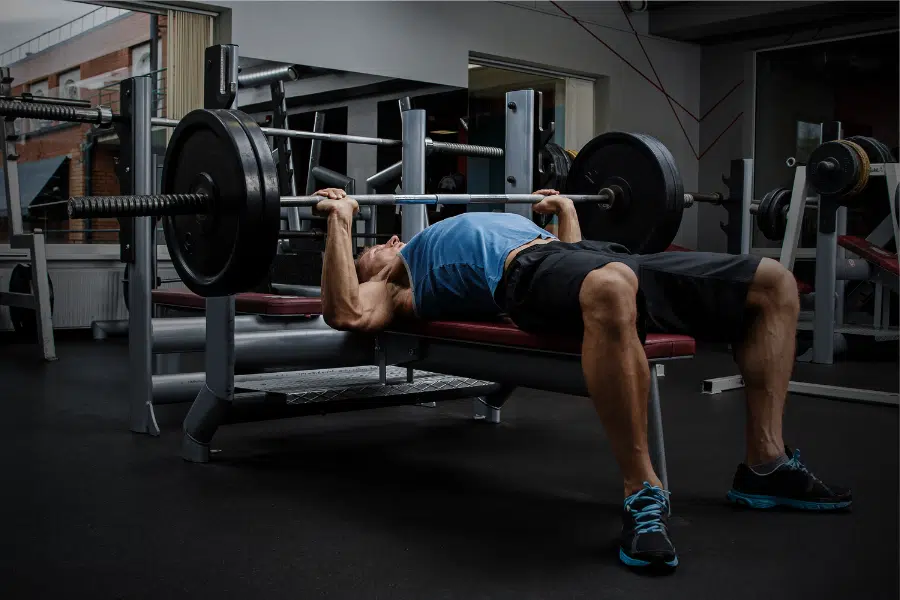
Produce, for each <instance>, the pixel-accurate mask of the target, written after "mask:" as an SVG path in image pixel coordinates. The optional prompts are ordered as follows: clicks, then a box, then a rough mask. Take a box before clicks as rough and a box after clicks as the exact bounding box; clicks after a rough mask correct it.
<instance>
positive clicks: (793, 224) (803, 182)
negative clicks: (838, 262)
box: [780, 165, 822, 296]
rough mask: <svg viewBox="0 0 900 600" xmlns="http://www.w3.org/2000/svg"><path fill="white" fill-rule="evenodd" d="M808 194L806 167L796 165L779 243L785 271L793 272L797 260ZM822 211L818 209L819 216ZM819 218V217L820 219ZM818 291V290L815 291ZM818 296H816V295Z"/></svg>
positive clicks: (781, 260)
mask: <svg viewBox="0 0 900 600" xmlns="http://www.w3.org/2000/svg"><path fill="white" fill-rule="evenodd" d="M808 193H809V183H808V182H807V179H806V167H805V166H803V165H798V166H797V170H796V171H795V172H794V186H793V188H792V189H791V204H790V208H788V216H787V229H786V231H785V234H784V241H783V242H782V243H781V257H780V262H781V264H782V266H784V267H785V268H786V269H787V270H789V271H793V270H794V261H795V260H796V258H797V247H798V246H799V244H800V233H801V231H802V229H803V213H804V211H805V210H806V197H807V195H808ZM821 213H822V209H821V206H820V208H819V214H820V215H821ZM820 218H821V217H820ZM816 291H818V290H816ZM816 296H818V294H816Z"/></svg>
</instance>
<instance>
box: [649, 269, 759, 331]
mask: <svg viewBox="0 0 900 600" xmlns="http://www.w3.org/2000/svg"><path fill="white" fill-rule="evenodd" d="M636 258H637V259H638V263H639V267H638V279H639V283H640V288H641V290H642V292H643V295H644V298H645V302H646V307H647V320H648V324H647V325H648V329H649V330H650V331H659V332H663V333H680V334H684V335H691V336H693V337H695V338H697V339H700V340H705V341H713V342H735V341H738V340H740V339H742V338H743V336H744V333H745V330H746V327H747V314H746V313H747V311H746V302H747V290H748V289H749V287H750V284H751V282H752V281H753V277H754V275H755V274H756V269H757V267H758V266H759V262H760V258H759V257H756V256H750V255H732V254H714V253H710V252H663V253H660V254H647V255H643V256H639V257H636Z"/></svg>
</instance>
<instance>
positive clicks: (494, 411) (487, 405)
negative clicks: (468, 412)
mask: <svg viewBox="0 0 900 600" xmlns="http://www.w3.org/2000/svg"><path fill="white" fill-rule="evenodd" d="M514 389H516V388H514V387H503V388H500V390H498V391H497V392H495V393H493V394H491V395H489V396H479V397H477V398H475V405H474V406H475V420H476V421H485V422H487V423H492V424H494V425H496V424H498V423H499V422H500V408H501V407H502V406H503V404H504V403H505V402H506V401H507V400H508V399H509V396H510V394H512V392H513V390H514Z"/></svg>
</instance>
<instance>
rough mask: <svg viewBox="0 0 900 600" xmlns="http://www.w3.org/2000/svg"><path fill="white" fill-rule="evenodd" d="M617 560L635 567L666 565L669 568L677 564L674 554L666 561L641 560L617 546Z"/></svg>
mask: <svg viewBox="0 0 900 600" xmlns="http://www.w3.org/2000/svg"><path fill="white" fill-rule="evenodd" d="M619 560H621V561H622V562H623V563H625V564H626V565H628V566H629V567H637V568H648V567H649V568H653V567H656V568H659V567H668V568H670V569H674V568H675V567H677V566H678V557H677V556H676V557H675V558H673V559H672V560H667V561H656V562H653V561H649V560H641V559H639V558H632V557H630V556H628V555H627V554H625V550H623V549H622V548H619Z"/></svg>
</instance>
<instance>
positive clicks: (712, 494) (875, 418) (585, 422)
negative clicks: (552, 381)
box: [0, 341, 898, 600]
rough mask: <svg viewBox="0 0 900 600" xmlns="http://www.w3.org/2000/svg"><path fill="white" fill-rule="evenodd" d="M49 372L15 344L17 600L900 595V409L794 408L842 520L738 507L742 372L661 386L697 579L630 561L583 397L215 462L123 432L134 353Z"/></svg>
mask: <svg viewBox="0 0 900 600" xmlns="http://www.w3.org/2000/svg"><path fill="white" fill-rule="evenodd" d="M58 351H59V355H60V360H59V361H58V362H56V363H53V364H41V363H40V361H39V359H37V358H36V357H35V356H34V350H33V347H31V346H22V345H11V344H8V343H6V342H3V344H2V345H0V397H2V409H3V418H2V420H0V440H2V441H0V443H2V446H0V460H2V469H3V470H2V473H3V475H4V477H3V484H2V495H0V497H2V502H3V508H4V510H3V512H2V515H3V526H2V538H3V544H2V546H3V554H4V556H3V557H2V563H0V570H2V573H0V596H2V597H4V598H10V599H13V598H16V599H19V598H53V597H65V598H92V599H104V598H167V599H169V598H192V599H197V598H243V599H246V598H264V597H265V598H295V599H304V600H305V599H307V598H348V599H363V598H403V599H429V600H431V599H445V598H459V599H465V600H470V599H482V598H485V599H487V598H492V599H494V598H495V599H516V600H524V599H531V598H542V599H550V598H592V599H594V598H635V599H637V598H653V599H654V600H656V599H658V598H692V599H697V598H700V599H705V598H729V599H737V598H748V599H753V600H759V599H760V598H765V599H766V600H776V599H779V598H790V599H791V600H797V599H798V598H804V599H805V598H812V599H829V598H840V599H842V600H846V599H849V598H866V599H867V600H873V599H876V598H892V599H895V598H897V596H898V411H897V410H896V409H893V408H888V407H879V406H868V405H861V404H850V403H842V402H836V401H829V400H823V399H817V398H811V397H799V396H798V397H792V398H791V399H790V401H789V404H788V410H787V432H788V440H789V443H791V444H793V445H795V446H797V447H799V448H800V449H801V451H802V454H803V457H804V459H805V460H806V461H807V462H808V464H810V465H811V466H812V467H813V468H814V469H815V472H816V473H817V474H819V475H820V476H822V478H823V479H825V480H826V481H834V482H840V483H844V482H846V483H848V484H850V485H852V486H853V490H854V495H855V504H854V507H853V511H852V512H849V513H843V514H798V513H788V512H771V513H760V512H747V511H744V510H740V509H735V508H732V507H731V506H729V505H727V504H725V502H724V500H723V498H724V494H725V492H726V491H727V489H728V487H729V484H730V479H731V476H732V475H733V472H734V467H735V465H736V463H737V462H738V461H739V460H740V459H741V455H742V450H741V449H742V446H743V412H744V409H743V404H742V397H741V395H740V394H739V393H735V392H732V393H727V394H722V395H719V396H703V395H701V394H700V393H699V389H700V381H701V380H702V379H703V378H705V377H712V376H721V375H728V374H732V373H733V372H734V369H733V366H732V364H731V362H730V359H729V357H728V355H727V354H724V353H721V352H714V351H712V350H709V351H704V352H702V353H701V354H700V356H698V357H697V358H696V359H694V360H692V361H680V362H678V363H671V364H670V365H669V366H668V368H667V373H666V377H665V378H664V379H663V380H662V382H661V386H662V393H663V418H664V422H665V432H666V447H667V451H668V459H669V471H670V478H671V483H672V490H673V505H674V517H673V521H672V533H673V537H674V539H675V542H676V544H677V546H678V550H679V553H680V557H681V563H682V565H681V567H679V569H678V571H677V572H676V573H675V574H674V575H672V576H668V577H648V576H640V575H635V574H633V573H631V572H629V571H627V570H626V569H625V568H624V567H622V566H621V565H620V564H619V562H618V559H617V556H616V537H617V533H618V529H619V508H620V505H621V483H620V481H619V478H618V476H617V471H616V466H615V463H614V462H613V458H612V455H611V454H610V452H609V449H608V447H607V443H606V441H605V438H604V436H603V433H602V431H601V428H600V424H599V423H598V421H597V419H596V417H595V416H594V415H593V413H592V410H591V407H590V405H589V404H588V401H587V400H586V399H581V398H571V397H566V396H558V395H553V394H547V393H543V392H536V391H529V390H525V391H520V392H518V393H517V395H516V396H515V397H514V398H513V399H512V400H511V401H510V403H509V404H508V406H507V408H506V409H505V410H504V413H503V423H502V424H501V425H499V426H490V425H487V424H484V423H477V422H473V421H472V420H471V419H470V418H469V417H470V415H471V403H470V402H468V401H466V402H453V403H447V404H443V405H438V408H436V409H433V408H422V407H404V408H397V409H383V410H378V411H369V412H360V413H353V414H344V415H333V416H328V417H316V418H307V419H295V420H290V421H274V422H266V423H256V424H252V425H240V426H232V427H226V428H224V429H222V430H221V431H220V433H219V435H218V436H217V438H216V442H217V444H216V446H217V447H218V448H221V449H222V452H221V453H220V454H218V455H217V457H216V460H215V462H214V463H211V464H209V465H194V464H187V463H184V462H182V460H181V459H180V458H178V454H177V453H178V446H179V441H180V436H179V425H180V419H181V416H182V415H183V413H184V411H185V410H186V406H185V407H181V406H179V407H166V410H160V413H159V415H160V417H161V419H160V420H161V425H162V426H163V428H164V433H163V435H162V436H161V437H160V438H150V437H145V436H140V435H134V434H131V433H128V431H127V430H126V429H127V427H126V424H125V414H126V410H125V402H124V394H125V393H126V385H127V379H128V374H127V359H126V353H127V350H126V346H125V345H124V344H122V343H120V342H112V341H107V342H102V343H94V342H88V341H68V342H61V343H60V344H59V347H58ZM797 377H798V378H802V379H805V380H818V381H821V382H826V381H827V382H830V383H841V384H843V385H861V384H865V385H869V386H872V387H880V388H881V389H887V390H896V389H897V377H898V366H897V363H896V362H868V363H854V364H850V363H845V364H841V365H839V366H838V367H830V368H829V367H811V366H809V365H802V366H799V367H798V369H797Z"/></svg>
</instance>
